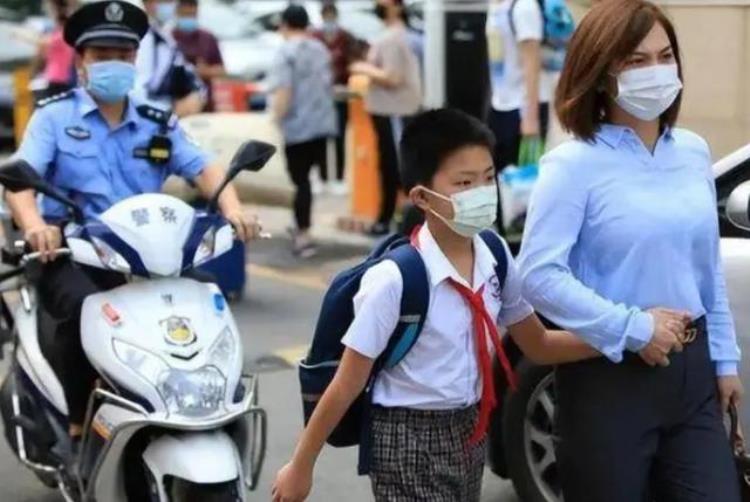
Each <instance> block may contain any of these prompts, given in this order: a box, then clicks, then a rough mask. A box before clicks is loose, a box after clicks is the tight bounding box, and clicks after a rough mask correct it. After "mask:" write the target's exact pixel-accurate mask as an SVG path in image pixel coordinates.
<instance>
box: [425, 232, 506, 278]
mask: <svg viewBox="0 0 750 502" xmlns="http://www.w3.org/2000/svg"><path fill="white" fill-rule="evenodd" d="M418 239H419V251H420V252H421V254H422V259H423V260H424V263H425V267H427V275H429V277H430V285H431V286H432V287H433V288H435V287H437V286H438V285H439V284H440V283H442V282H443V281H445V280H447V279H449V278H452V279H454V280H455V281H457V282H458V283H460V284H463V285H464V286H466V287H468V288H471V289H472V290H474V291H477V290H478V289H479V288H480V287H482V286H483V285H484V284H486V283H487V282H489V281H490V280H491V279H492V277H494V275H495V266H496V265H497V261H496V260H495V257H494V256H493V254H492V252H491V251H490V250H489V248H488V247H487V245H486V244H485V243H484V241H483V240H482V238H481V237H480V236H478V235H476V236H474V239H473V242H474V284H473V285H471V284H468V283H467V282H466V279H464V278H463V277H462V276H461V274H459V273H458V271H457V270H456V268H455V267H454V266H453V264H452V263H451V262H450V260H448V257H446V256H445V254H444V253H443V251H442V250H441V249H440V246H439V245H438V243H437V241H436V240H435V238H434V237H433V236H432V232H430V229H429V228H428V225H427V224H426V223H425V224H424V225H423V226H422V228H421V229H420V231H419V234H418Z"/></svg>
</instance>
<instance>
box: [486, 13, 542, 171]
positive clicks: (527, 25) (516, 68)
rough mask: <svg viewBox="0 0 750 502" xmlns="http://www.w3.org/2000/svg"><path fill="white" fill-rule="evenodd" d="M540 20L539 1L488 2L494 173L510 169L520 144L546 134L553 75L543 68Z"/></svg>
mask: <svg viewBox="0 0 750 502" xmlns="http://www.w3.org/2000/svg"><path fill="white" fill-rule="evenodd" d="M543 38H544V15H543V13H542V9H541V6H540V3H539V1H538V0H491V1H490V6H489V10H488V12H487V41H488V49H489V60H490V61H489V63H490V83H491V88H492V107H491V110H490V115H489V120H488V122H489V126H490V128H491V129H492V132H493V133H494V134H495V137H496V139H497V143H496V146H495V155H494V160H495V167H496V168H497V169H498V171H501V170H502V169H503V168H504V167H506V166H508V165H515V164H516V163H517V161H518V154H519V149H520V145H521V140H522V139H523V138H524V137H534V136H537V137H541V138H542V139H543V138H544V137H545V136H546V134H547V124H548V118H549V102H550V99H551V98H552V95H553V93H554V86H555V73H554V72H551V71H547V70H544V69H543V68H542V40H543Z"/></svg>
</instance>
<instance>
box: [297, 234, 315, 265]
mask: <svg viewBox="0 0 750 502" xmlns="http://www.w3.org/2000/svg"><path fill="white" fill-rule="evenodd" d="M292 253H293V254H294V256H296V257H298V258H302V259H305V260H307V259H309V258H312V257H313V256H315V255H317V254H318V247H317V246H316V245H315V243H314V242H313V240H312V239H311V238H310V237H308V236H303V235H299V234H298V235H295V236H294V239H293V241H292Z"/></svg>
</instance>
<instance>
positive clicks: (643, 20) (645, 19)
mask: <svg viewBox="0 0 750 502" xmlns="http://www.w3.org/2000/svg"><path fill="white" fill-rule="evenodd" d="M656 23H659V24H661V25H662V26H663V27H664V30H665V31H666V32H667V36H668V37H669V41H670V43H671V44H672V50H673V51H674V55H675V59H676V61H677V67H678V70H679V75H680V79H682V60H681V59H680V49H679V46H678V44H677V34H676V33H675V29H674V26H673V25H672V23H671V22H670V21H669V19H668V18H667V16H666V15H665V14H664V12H663V11H662V10H661V9H660V8H659V7H657V6H656V5H654V4H653V3H651V2H648V1H646V0H616V1H612V0H610V1H605V2H599V3H598V4H596V5H595V6H594V7H593V8H592V9H591V11H590V12H589V13H588V14H587V15H586V17H584V19H583V21H581V24H580V26H579V27H578V29H577V30H576V32H575V34H574V35H573V39H572V40H571V42H570V47H569V48H568V55H567V60H566V62H565V67H564V68H563V71H562V75H561V76H560V82H559V84H558V87H557V95H556V97H555V109H556V111H557V115H558V117H559V119H560V124H561V125H562V127H563V128H564V129H565V130H567V131H570V132H571V133H573V134H574V135H575V136H576V137H578V138H581V139H586V140H590V139H592V138H593V137H594V133H595V132H596V131H597V129H598V128H599V125H600V124H601V123H602V122H604V121H606V120H607V112H608V106H609V99H608V97H607V95H606V93H605V88H606V85H607V76H608V74H609V72H610V71H611V69H612V66H613V64H616V63H619V62H622V61H624V60H625V59H626V58H627V57H628V56H629V55H630V54H632V53H633V51H635V49H636V48H637V47H638V45H639V44H640V43H641V41H643V39H644V38H646V35H648V33H649V32H650V31H651V28H653V26H654V25H655V24H656ZM681 100H682V92H680V94H679V96H677V99H675V101H674V103H673V104H672V106H670V107H669V108H668V109H667V110H666V111H665V112H664V113H663V114H662V115H661V119H660V120H661V125H662V127H672V126H673V125H674V124H675V122H676V121H677V116H678V115H679V112H680V103H681Z"/></svg>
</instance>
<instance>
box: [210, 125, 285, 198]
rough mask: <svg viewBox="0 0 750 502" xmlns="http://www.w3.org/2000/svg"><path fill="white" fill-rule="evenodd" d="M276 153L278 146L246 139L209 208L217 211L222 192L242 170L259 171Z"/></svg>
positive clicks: (231, 162) (234, 157)
mask: <svg viewBox="0 0 750 502" xmlns="http://www.w3.org/2000/svg"><path fill="white" fill-rule="evenodd" d="M275 153H276V147H275V146H273V145H271V144H269V143H264V142H262V141H252V140H251V141H246V142H245V143H243V144H242V146H240V147H239V149H238V150H237V152H236V153H235V154H234V156H233V157H232V160H231V161H230V162H229V171H228V172H227V176H226V178H224V181H223V182H222V184H221V186H219V189H218V190H216V193H215V194H214V196H213V197H211V200H210V201H209V203H208V210H209V211H215V210H216V208H217V206H218V203H219V196H220V195H221V192H223V191H224V189H225V188H226V187H227V185H228V184H229V182H230V181H232V180H233V179H234V178H236V177H237V175H238V174H240V173H241V172H242V171H251V172H258V171H260V170H261V169H263V166H265V165H266V164H267V163H268V161H269V160H271V157H273V155H274V154H275Z"/></svg>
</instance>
